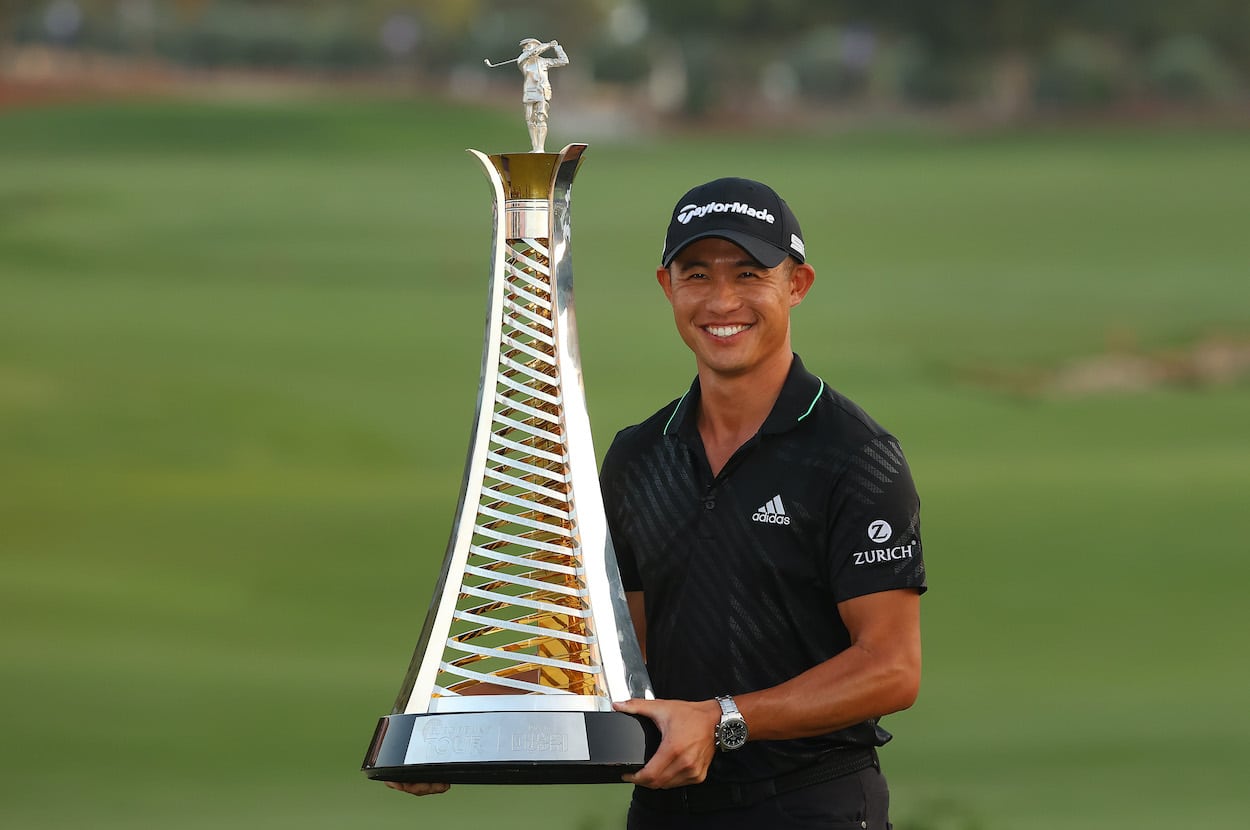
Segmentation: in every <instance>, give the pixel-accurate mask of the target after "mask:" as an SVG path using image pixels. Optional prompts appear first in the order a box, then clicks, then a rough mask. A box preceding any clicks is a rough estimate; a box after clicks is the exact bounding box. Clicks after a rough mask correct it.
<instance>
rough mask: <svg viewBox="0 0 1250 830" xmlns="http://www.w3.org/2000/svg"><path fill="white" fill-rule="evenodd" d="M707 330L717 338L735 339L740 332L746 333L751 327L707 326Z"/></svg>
mask: <svg viewBox="0 0 1250 830" xmlns="http://www.w3.org/2000/svg"><path fill="white" fill-rule="evenodd" d="M706 328H707V330H708V331H709V332H710V333H711V334H713V335H715V336H716V337H733V336H734V335H735V334H737V333H738V332H740V331H746V330H747V329H749V328H751V327H750V326H707V327H706Z"/></svg>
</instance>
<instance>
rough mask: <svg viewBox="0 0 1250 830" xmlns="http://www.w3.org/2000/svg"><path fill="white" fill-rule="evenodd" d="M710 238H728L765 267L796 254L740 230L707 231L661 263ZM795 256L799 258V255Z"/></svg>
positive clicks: (694, 237) (677, 249)
mask: <svg viewBox="0 0 1250 830" xmlns="http://www.w3.org/2000/svg"><path fill="white" fill-rule="evenodd" d="M710 238H716V239H728V240H729V241H730V242H732V243H734V244H735V245H737V246H738V247H739V248H741V249H742V250H744V251H746V252H747V253H748V254H750V255H751V256H752V257H753V258H754V259H755V260H756V262H758V263H759V264H760V265H763V266H764V267H765V268H776V267H777V266H778V265H780V264H781V263H782V262H784V261H785V259H786V257H788V256H794V254H792V253H791V252H790V251H787V250H785V249H784V248H778V247H777V246H776V245H770V244H769V243H767V242H765V241H763V240H762V239H756V238H755V237H754V236H750V235H748V234H745V233H739V232H738V231H706V232H705V233H697V234H695V235H694V236H692V237H690V238H689V239H687V240H684V241H683V242H682V243H681V245H679V246H677V247H676V248H674V249H673V251H672V253H670V254H669V255H668V256H666V257H664V261H663V262H661V263H660V264H661V265H663V266H664V267H665V268H667V267H668V266H669V263H671V262H672V261H673V259H675V258H676V256H677V255H678V254H679V253H681V252H682V251H683V250H685V249H686V247H687V246H688V245H690V243H692V242H698V241H699V240H700V239H710ZM795 258H796V259H798V257H797V256H796V257H795Z"/></svg>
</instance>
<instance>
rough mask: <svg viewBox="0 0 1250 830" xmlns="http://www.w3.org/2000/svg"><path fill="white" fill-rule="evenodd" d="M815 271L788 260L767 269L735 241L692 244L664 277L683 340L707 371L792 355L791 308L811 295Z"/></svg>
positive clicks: (732, 372)
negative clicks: (808, 293) (807, 295)
mask: <svg viewBox="0 0 1250 830" xmlns="http://www.w3.org/2000/svg"><path fill="white" fill-rule="evenodd" d="M814 278H815V272H814V271H813V270H812V268H811V267H810V266H808V265H799V264H797V263H796V262H794V260H792V259H789V258H787V259H786V260H785V261H783V262H782V263H781V264H780V265H778V266H777V267H776V268H765V267H764V266H763V265H761V264H760V263H759V262H757V261H756V260H755V259H754V258H752V256H751V255H750V254H748V253H747V252H746V251H744V250H743V249H742V248H739V247H738V246H737V245H735V244H734V243H732V242H730V241H729V240H727V239H718V238H714V237H713V238H708V239H700V240H697V241H695V242H692V243H690V244H689V245H687V246H686V247H685V248H682V249H681V251H679V252H678V254H677V256H676V257H674V258H673V261H672V263H671V264H670V265H669V267H668V268H667V269H666V268H659V269H658V270H657V271H656V279H657V280H659V283H660V287H661V288H663V289H664V294H665V295H666V296H667V297H668V300H669V302H670V303H671V304H672V306H673V318H674V320H675V321H676V323H677V331H678V333H679V334H680V335H681V339H682V340H684V341H685V342H686V345H687V346H689V347H690V350H691V351H692V352H694V355H695V360H696V361H697V362H698V364H699V368H700V370H710V371H711V372H713V373H715V374H719V375H723V376H726V377H733V376H738V375H743V374H746V373H748V372H750V371H751V370H753V369H755V368H757V367H759V366H761V365H763V364H765V363H767V362H768V361H770V360H784V361H785V363H786V365H787V366H788V365H789V359H790V309H791V308H793V307H794V306H796V305H798V304H799V303H800V302H802V301H803V297H804V296H806V294H807V291H808V289H809V288H811V285H812V281H813V279H814Z"/></svg>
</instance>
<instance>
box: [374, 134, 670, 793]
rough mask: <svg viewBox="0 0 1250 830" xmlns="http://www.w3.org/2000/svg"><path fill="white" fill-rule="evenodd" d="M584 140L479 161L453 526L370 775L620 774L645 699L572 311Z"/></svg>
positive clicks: (612, 777) (635, 745)
mask: <svg viewBox="0 0 1250 830" xmlns="http://www.w3.org/2000/svg"><path fill="white" fill-rule="evenodd" d="M585 149H586V145H584V144H570V145H569V146H567V147H565V148H564V150H563V151H561V152H560V153H558V154H557V153H514V154H501V155H492V156H486V155H484V154H482V153H479V152H477V151H476V150H470V151H469V152H470V153H472V154H473V155H474V156H475V157H477V159H478V160H479V161H480V162H481V163H482V165H483V167H484V168H485V170H486V174H487V176H488V177H489V178H490V181H491V184H492V186H493V189H494V197H495V205H494V213H495V233H494V239H493V243H492V251H493V257H492V265H491V286H490V305H489V308H490V315H489V317H488V319H487V324H486V339H485V346H484V348H483V355H482V375H481V385H480V387H479V391H478V402H477V416H476V426H475V428H474V431H473V437H472V441H471V444H470V447H469V456H468V460H467V461H466V464H465V476H464V485H463V487H462V489H461V493H460V503H459V506H458V507H457V510H456V520H455V525H454V527H453V529H452V534H451V540H450V542H449V543H448V546H447V555H446V558H445V560H444V562H443V570H442V575H441V577H440V581H439V585H438V587H437V589H436V591H435V596H434V600H433V602H432V603H431V606H430V610H429V613H428V615H427V617H426V620H425V626H424V628H423V630H422V632H421V638H420V641H419V642H418V644H417V648H416V653H415V655H414V656H413V660H412V664H411V666H410V668H409V670H408V674H407V676H406V677H405V678H404V684H403V687H402V689H401V690H400V693H399V697H398V699H397V700H396V703H395V709H394V714H391V715H389V716H387V717H383V718H382V719H381V720H380V721H379V723H378V727H377V730H376V731H375V733H374V736H373V741H372V743H371V744H370V747H369V752H368V755H367V756H366V757H365V762H364V766H363V769H364V771H365V772H366V774H367V775H368V776H369V777H370V778H377V779H383V780H389V781H432V782H439V781H446V782H451V783H457V782H466V783H593V782H619V781H620V777H621V774H622V773H624V772H627V771H632V770H636V769H638V768H639V767H641V766H642V764H643V761H644V752H645V750H644V745H645V736H644V732H643V724H642V723H641V722H640V721H639V720H638V719H636V718H634V717H633V716H631V715H626V714H623V713H620V712H614V711H612V702H613V701H618V700H625V699H628V698H631V697H651V696H652V693H651V689H650V681H649V680H648V678H647V674H646V669H645V667H644V666H643V661H642V654H641V651H640V649H639V648H638V642H637V640H636V638H635V636H634V630H633V627H632V624H631V622H630V617H629V610H628V606H627V605H626V602H625V593H624V590H623V589H622V587H621V582H620V575H619V573H618V572H617V568H616V557H615V554H614V553H613V550H612V542H611V539H610V537H609V536H608V530H607V522H606V520H605V518H604V512H603V501H602V496H601V495H600V492H599V480H598V474H597V469H596V465H595V455H594V450H593V447H592V444H591V434H590V420H589V417H588V416H587V413H586V402H585V397H584V394H583V391H582V376H581V358H580V355H579V352H578V348H577V330H576V323H575V320H574V315H573V269H572V262H571V257H570V250H569V241H570V240H569V204H570V203H569V197H570V190H571V188H572V184H573V176H574V174H575V173H576V172H577V168H578V166H579V165H580V164H581V158H582V153H583V152H584V151H585Z"/></svg>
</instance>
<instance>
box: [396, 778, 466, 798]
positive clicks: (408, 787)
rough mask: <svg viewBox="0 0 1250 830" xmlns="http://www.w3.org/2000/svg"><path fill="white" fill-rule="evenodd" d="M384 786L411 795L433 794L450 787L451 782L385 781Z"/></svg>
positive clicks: (443, 791) (445, 790)
mask: <svg viewBox="0 0 1250 830" xmlns="http://www.w3.org/2000/svg"><path fill="white" fill-rule="evenodd" d="M386 786H388V787H390V788H391V789H392V790H399V791H400V792H405V793H412V794H413V795H434V794H435V793H445V792H447V791H448V790H450V789H451V784H427V783H426V782H424V781H387V782H386Z"/></svg>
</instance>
